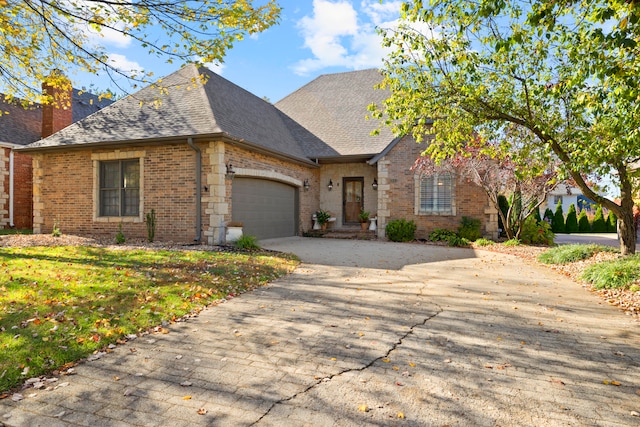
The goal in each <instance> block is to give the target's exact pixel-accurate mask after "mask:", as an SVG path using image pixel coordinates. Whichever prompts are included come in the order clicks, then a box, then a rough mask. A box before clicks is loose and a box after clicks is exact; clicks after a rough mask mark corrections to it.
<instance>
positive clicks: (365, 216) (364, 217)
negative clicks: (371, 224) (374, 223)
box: [358, 209, 370, 230]
mask: <svg viewBox="0 0 640 427" xmlns="http://www.w3.org/2000/svg"><path fill="white" fill-rule="evenodd" d="M369 215H370V213H369V212H367V211H365V210H364V209H360V214H359V215H358V221H360V228H362V229H363V230H366V229H367V222H368V221H369Z"/></svg>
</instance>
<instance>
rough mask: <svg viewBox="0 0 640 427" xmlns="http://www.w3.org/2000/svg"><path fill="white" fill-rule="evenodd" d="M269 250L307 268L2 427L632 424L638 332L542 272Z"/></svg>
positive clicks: (118, 353)
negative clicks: (291, 254) (299, 260)
mask: <svg viewBox="0 0 640 427" xmlns="http://www.w3.org/2000/svg"><path fill="white" fill-rule="evenodd" d="M264 244H265V245H266V246H267V247H269V248H272V249H278V250H290V251H293V252H295V253H298V254H299V256H301V258H302V260H303V262H304V263H303V264H302V265H301V267H300V268H299V269H298V270H297V271H296V273H294V274H293V275H291V276H289V277H286V278H284V279H282V280H279V281H277V282H276V283H273V284H272V285H270V286H268V287H265V288H261V289H258V290H256V291H254V292H252V293H248V294H244V295H242V296H240V297H238V298H235V299H232V300H230V301H228V302H227V303H225V304H222V305H219V306H216V307H213V308H211V309H208V310H206V311H204V312H202V313H201V314H200V316H199V317H197V318H193V319H190V320H189V321H186V322H181V323H176V324H174V325H171V326H170V327H169V328H168V329H169V333H168V334H154V335H146V336H143V337H139V338H138V339H136V340H134V341H131V342H129V343H128V344H126V345H123V346H120V347H118V348H116V349H115V350H114V351H113V352H112V353H110V354H106V355H104V356H102V357H101V358H99V359H98V360H95V361H92V362H86V363H84V364H82V365H80V366H78V367H76V369H75V375H70V376H64V377H61V378H59V379H58V381H57V382H56V383H54V384H56V385H57V388H56V389H55V390H52V391H40V390H34V389H32V388H29V389H26V390H24V391H23V392H22V394H23V396H24V399H23V400H21V401H19V402H14V401H12V400H11V398H8V399H4V400H0V424H2V423H4V424H6V425H7V426H46V427H55V426H70V425H73V426H75V425H79V426H172V427H178V426H218V425H220V426H243V425H246V426H249V425H256V426H289V425H291V426H363V425H374V426H383V425H384V426H388V425H390V426H395V425H397V426H442V425H452V426H454V425H460V426H462V425H465V426H466V425H474V426H496V425H502V426H508V425H526V426H565V425H576V426H578V425H579V426H583V425H590V426H591V425H600V426H638V425H640V417H639V416H636V414H637V415H640V414H638V413H639V412H640V394H638V393H640V340H639V338H640V336H639V334H638V326H639V325H638V323H637V322H633V321H632V320H631V319H630V318H628V317H626V316H624V315H623V314H621V312H619V311H618V310H616V309H615V308H613V307H610V306H606V305H602V304H601V302H600V300H599V299H598V298H596V297H595V296H593V295H591V294H590V293H589V292H588V291H586V290H584V289H583V288H582V287H580V286H579V285H577V284H575V283H573V282H570V281H568V280H567V279H566V278H564V277H562V276H560V275H557V274H555V273H554V272H552V271H551V270H548V269H544V268H541V267H538V266H534V265H527V264H524V262H523V261H522V260H521V259H517V258H513V257H510V256H506V255H502V254H497V253H491V252H483V251H478V252H474V251H472V250H469V249H453V248H442V247H433V246H427V245H411V244H394V243H382V242H368V241H341V240H330V239H302V238H296V239H279V240H273V241H267V242H264ZM31 394H35V396H31ZM198 412H200V414H199V413H198Z"/></svg>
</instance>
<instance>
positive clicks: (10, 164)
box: [9, 149, 16, 228]
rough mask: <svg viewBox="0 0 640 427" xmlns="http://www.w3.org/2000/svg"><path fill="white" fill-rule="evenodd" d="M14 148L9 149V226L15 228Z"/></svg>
mask: <svg viewBox="0 0 640 427" xmlns="http://www.w3.org/2000/svg"><path fill="white" fill-rule="evenodd" d="M13 181H14V176H13V149H10V151H9V227H11V228H13V227H15V226H16V225H15V224H14V223H13V203H14V200H13Z"/></svg>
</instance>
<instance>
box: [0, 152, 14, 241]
mask: <svg viewBox="0 0 640 427" xmlns="http://www.w3.org/2000/svg"><path fill="white" fill-rule="evenodd" d="M10 152H11V149H10V148H8V147H0V228H5V227H7V226H8V225H9V153H10Z"/></svg>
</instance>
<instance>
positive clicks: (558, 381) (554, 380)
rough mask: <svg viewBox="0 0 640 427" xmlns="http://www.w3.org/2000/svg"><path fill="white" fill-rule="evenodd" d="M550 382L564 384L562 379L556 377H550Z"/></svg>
mask: <svg viewBox="0 0 640 427" xmlns="http://www.w3.org/2000/svg"><path fill="white" fill-rule="evenodd" d="M551 383H552V384H558V385H564V382H563V381H562V380H559V379H557V378H552V379H551Z"/></svg>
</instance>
